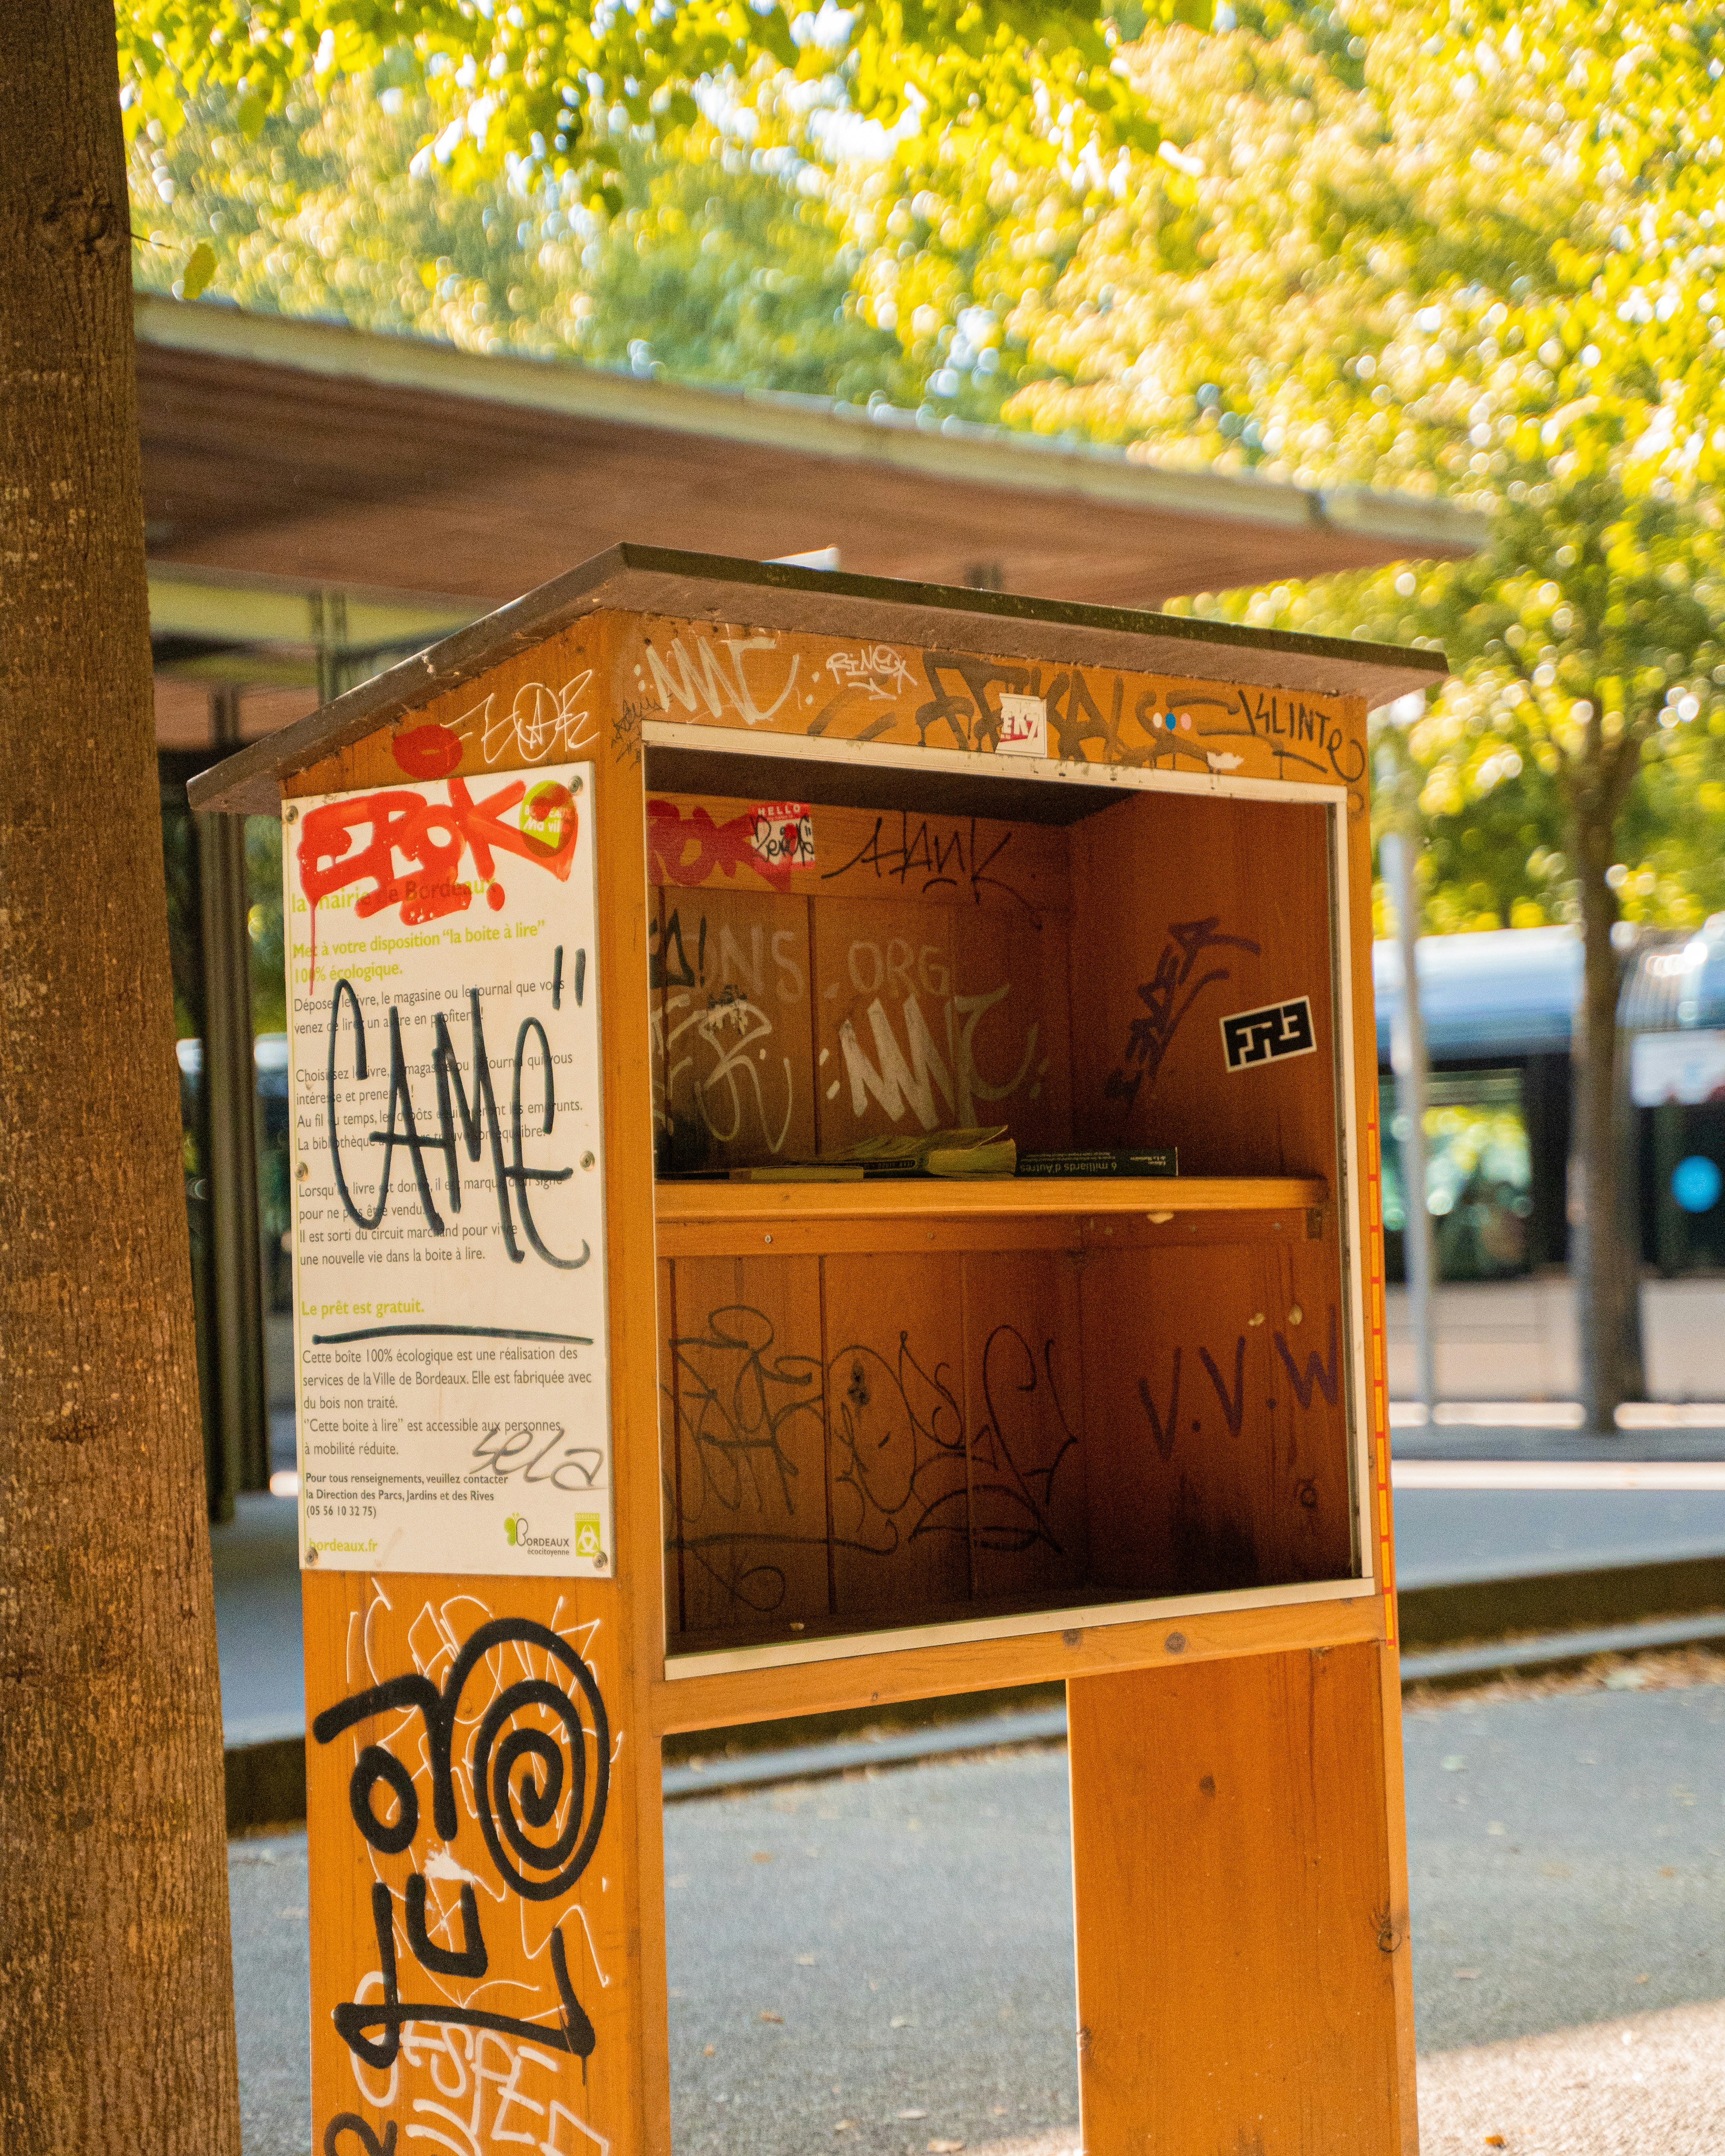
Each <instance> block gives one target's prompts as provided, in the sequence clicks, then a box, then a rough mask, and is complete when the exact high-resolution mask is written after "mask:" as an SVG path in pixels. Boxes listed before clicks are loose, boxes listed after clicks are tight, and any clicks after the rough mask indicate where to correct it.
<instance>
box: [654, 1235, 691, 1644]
mask: <svg viewBox="0 0 1725 2156" xmlns="http://www.w3.org/2000/svg"><path fill="white" fill-rule="evenodd" d="M654 1271H655V1276H657V1280H658V1286H659V1324H658V1336H659V1472H660V1498H659V1501H660V1509H661V1512H662V1515H663V1517H664V1520H665V1632H666V1635H667V1636H669V1637H670V1638H673V1639H674V1638H675V1636H676V1635H678V1634H679V1633H680V1632H682V1631H684V1630H686V1629H687V1627H686V1626H685V1623H684V1619H683V1545H682V1535H681V1532H680V1522H681V1521H682V1517H683V1474H682V1468H683V1462H682V1456H681V1452H680V1447H679V1445H678V1442H677V1365H676V1357H675V1352H674V1350H673V1347H672V1344H671V1343H672V1342H673V1341H674V1340H675V1337H676V1333H677V1281H676V1267H675V1265H672V1263H671V1262H670V1259H669V1258H667V1257H665V1256H664V1255H660V1259H659V1260H658V1263H657V1264H656V1265H655V1267H654Z"/></svg>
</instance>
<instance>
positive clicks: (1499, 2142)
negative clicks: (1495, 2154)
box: [1486, 2133, 1506, 2148]
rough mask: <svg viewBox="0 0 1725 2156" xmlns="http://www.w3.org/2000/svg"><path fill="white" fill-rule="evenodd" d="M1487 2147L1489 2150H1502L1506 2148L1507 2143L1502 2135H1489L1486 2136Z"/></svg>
mask: <svg viewBox="0 0 1725 2156" xmlns="http://www.w3.org/2000/svg"><path fill="white" fill-rule="evenodd" d="M1505 2146H1506V2143H1505V2142H1504V2138H1503V2136H1502V2134H1501V2133H1488V2134H1487V2135H1486V2148H1503V2147H1505Z"/></svg>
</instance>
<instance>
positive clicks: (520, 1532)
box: [503, 1512, 527, 1549]
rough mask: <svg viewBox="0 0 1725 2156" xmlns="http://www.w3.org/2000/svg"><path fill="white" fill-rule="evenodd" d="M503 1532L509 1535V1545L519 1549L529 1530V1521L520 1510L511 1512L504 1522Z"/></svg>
mask: <svg viewBox="0 0 1725 2156" xmlns="http://www.w3.org/2000/svg"><path fill="white" fill-rule="evenodd" d="M503 1532H504V1533H505V1534H506V1535H507V1536H508V1537H509V1547H510V1548H511V1549H519V1548H520V1547H521V1543H522V1541H523V1539H524V1538H525V1537H526V1532H527V1522H526V1519H525V1518H524V1517H522V1516H521V1513H519V1512H511V1514H510V1516H509V1517H508V1518H507V1519H506V1521H505V1522H503Z"/></svg>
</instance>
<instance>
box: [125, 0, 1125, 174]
mask: <svg viewBox="0 0 1725 2156" xmlns="http://www.w3.org/2000/svg"><path fill="white" fill-rule="evenodd" d="M118 21H119V29H120V60H121V80H122V82H123V83H124V84H125V85H126V88H125V91H124V93H123V95H124V97H125V101H126V111H127V115H128V119H129V121H131V124H132V126H134V127H136V126H139V125H144V126H148V125H149V124H151V123H152V122H153V123H154V124H155V125H156V126H157V127H159V128H160V129H161V130H162V131H163V132H164V133H165V134H170V135H171V134H172V132H173V131H175V130H176V129H177V127H178V126H179V125H180V121H181V117H182V114H183V112H184V111H185V110H186V109H187V106H188V105H191V104H193V103H194V102H196V101H197V100H199V99H200V98H202V97H203V96H205V95H208V94H209V93H212V92H213V93H218V94H220V95H223V96H224V97H226V98H227V99H228V100H230V101H231V103H232V105H233V109H234V114H235V116H236V119H237V121H238V122H239V125H240V126H241V127H242V128H243V129H244V130H248V131H249V130H250V129H252V128H254V126H257V125H258V124H259V121H261V118H262V116H263V115H264V114H265V113H268V112H270V111H274V110H280V109H281V108H282V107H284V106H285V105H286V104H287V103H288V102H289V101H290V99H291V98H292V97H293V96H295V95H296V94H297V91H298V89H299V86H300V85H301V84H302V83H303V82H304V81H305V80H307V79H308V78H309V79H310V80H312V81H313V82H314V83H315V84H316V86H317V87H318V89H319V90H323V89H325V88H326V87H327V86H328V85H330V84H331V82H333V81H334V80H336V78H338V77H340V76H362V75H365V74H369V73H370V72H371V71H372V70H373V69H377V68H378V67H381V66H384V65H390V66H395V67H402V66H405V67H406V68H408V69H409V70H410V71H411V73H412V74H413V77H414V79H415V80H416V81H417V82H418V83H419V84H421V85H423V86H424V90H425V91H426V93H427V95H428V96H429V98H430V100H431V101H432V105H433V108H434V114H435V118H436V122H437V126H436V131H435V134H434V136H432V137H429V139H430V140H434V142H435V146H436V155H437V157H438V160H439V162H440V163H441V164H444V165H445V166H446V167H448V168H449V172H450V176H451V177H452V178H453V179H454V180H455V181H456V182H458V183H459V182H472V181H475V180H477V179H478V178H480V177H483V176H485V175H487V174H495V172H498V171H500V170H505V169H512V168H513V167H516V166H518V165H520V164H522V163H525V164H526V165H527V166H529V167H531V168H532V169H534V170H536V171H537V170H545V171H549V172H552V173H555V174H558V175H563V174H567V175H570V176H572V177H574V178H576V179H577V180H578V181H579V182H580V183H581V185H582V187H583V192H584V193H585V195H586V198H588V200H590V201H593V202H594V203H603V205H604V206H606V207H608V208H614V207H615V206H616V189H615V183H614V180H613V179H612V178H611V177H609V176H610V173H611V172H612V171H613V170H614V154H613V152H612V150H611V146H610V144H609V143H608V141H607V140H606V139H605V136H604V135H603V131H600V130H599V128H598V125H597V123H598V122H600V121H604V120H606V119H608V120H609V121H610V122H611V124H612V126H614V127H616V126H631V127H636V128H641V129H646V130H650V131H655V132H662V131H665V130H666V129H675V128H682V127H686V126H690V125H691V124H692V122H693V121H694V120H695V117H696V105H695V104H694V101H693V100H692V98H691V90H694V89H695V88H696V86H698V85H702V84H712V83H714V82H716V81H717V80H720V79H721V78H734V79H738V80H742V79H747V78H748V77H750V76H751V75H752V74H754V73H755V71H756V70H757V66H758V65H760V64H766V65H768V66H769V67H771V68H772V69H777V70H778V71H781V72H782V73H783V74H787V75H788V76H790V77H792V78H793V79H795V80H798V81H799V82H802V83H804V84H811V85H819V84H820V83H822V82H824V81H827V80H830V79H832V78H834V76H835V75H842V77H843V79H844V81H845V90H846V95H847V98H848V101H849V105H850V109H851V110H853V111H854V112H855V113H857V114H860V115H862V117H863V118H864V119H865V121H878V122H879V123H880V124H881V125H882V126H886V127H896V126H898V125H899V124H900V123H901V121H905V120H906V119H910V120H913V121H917V122H919V123H920V125H919V126H918V128H917V130H916V131H917V132H918V133H920V134H922V135H924V136H927V137H928V138H931V139H932V138H936V137H938V138H940V139H942V141H950V142H952V144H954V145H960V144H970V145H972V146H983V145H987V146H993V145H997V144H998V145H1001V146H1004V147H1005V149H1006V150H1007V151H1008V153H1009V154H1013V153H1014V152H1016V153H1018V154H1019V155H1020V156H1022V157H1028V158H1029V161H1030V162H1033V163H1034V162H1047V160H1048V158H1049V157H1050V156H1051V155H1058V154H1060V152H1062V151H1064V152H1065V153H1066V154H1069V155H1074V156H1076V155H1079V154H1081V153H1082V152H1084V151H1086V149H1088V150H1091V151H1097V152H1101V153H1103V154H1108V153H1111V152H1112V151H1115V150H1116V149H1126V150H1129V151H1130V150H1136V151H1151V150H1153V149H1154V148H1155V146H1156V143H1157V141H1158V131H1157V129H1156V126H1155V125H1154V123H1153V121H1151V120H1150V119H1149V118H1148V116H1147V115H1146V114H1145V113H1144V111H1143V110H1142V108H1141V106H1140V105H1139V103H1138V100H1137V99H1136V97H1135V96H1134V95H1133V94H1132V90H1131V89H1130V86H1129V85H1127V83H1126V82H1125V81H1124V80H1122V77H1121V76H1120V75H1119V74H1117V72H1116V70H1115V67H1114V58H1115V44H1116V39H1115V34H1114V31H1113V28H1112V24H1111V20H1110V19H1109V18H1107V17H1106V15H1105V14H1104V13H1101V12H1100V11H1098V10H1096V9H1095V8H1086V7H1083V6H1070V5H1061V4H1059V0H860V5H859V6H857V7H856V8H853V9H850V10H849V11H848V12H845V13H840V12H839V11H837V10H827V11H824V13H823V14H822V16H821V17H819V18H814V17H811V16H809V15H799V16H798V18H797V23H796V26H795V27H794V28H793V23H792V22H791V19H790V18H789V16H788V14H787V13H786V10H785V9H784V8H783V6H781V5H779V4H778V0H677V4H675V5H674V6H663V5H660V4H656V0H634V4H633V5H631V4H629V0H510V4H507V5H503V6H499V5H496V4H495V0H121V5H120V7H119V10H118ZM829 23H831V25H832V26H833V30H834V38H835V40H836V42H834V43H832V44H829V43H827V42H825V41H824V30H825V28H826V26H827V24H829Z"/></svg>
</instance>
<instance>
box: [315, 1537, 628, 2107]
mask: <svg viewBox="0 0 1725 2156" xmlns="http://www.w3.org/2000/svg"><path fill="white" fill-rule="evenodd" d="M304 1591H305V1653H306V1671H305V1674H306V1705H307V1709H308V1712H310V1713H311V1716H312V1717H313V1719H312V1724H311V1732H312V1733H311V1737H310V1738H309V1740H308V1743H307V1745H306V1824H307V1835H308V1844H309V1848H308V1862H309V1867H310V1892H311V1908H312V1912H313V1916H312V1924H311V2074H312V2091H313V2123H314V2129H315V2138H316V2142H317V2143H318V2145H320V2146H321V2145H322V2143H323V2142H324V2139H325V2138H326V2136H329V2135H331V2133H333V2132H334V2130H335V2129H334V2122H335V2121H336V2120H337V2119H339V2118H341V2117H343V2116H348V2117H358V2118H360V2119H362V2120H363V2121H365V2122H367V2128H366V2130H367V2133H373V2134H375V2136H376V2145H377V2146H379V2147H382V2146H383V2145H384V2137H385V2133H386V2130H387V2123H394V2124H395V2126H396V2127H397V2128H398V2131H401V2132H402V2133H403V2138H404V2139H405V2140H407V2141H409V2142H411V2140H412V2139H413V2138H414V2137H415V2136H416V2135H418V2136H419V2137H421V2138H433V2137H434V2136H437V2135H439V2134H443V2133H448V2132H449V2121H450V2117H451V2114H452V2113H453V2115H454V2117H456V2118H458V2119H459V2120H461V2121H464V2122H470V2123H471V2129H472V2133H473V2137H474V2141H473V2145H475V2146H477V2147H480V2148H487V2147H490V2145H491V2140H492V2137H494V2136H498V2135H499V2134H500V2129H501V2130H502V2131H504V2132H506V2131H507V2130H508V2129H510V2128H515V2127H518V2126H519V2124H520V2122H521V2117H525V2116H526V2115H527V2108H526V2107H529V2106H536V2107H537V2111H536V2117H538V2118H540V2119H541V2120H542V2121H543V2122H544V2123H543V2124H542V2126H541V2128H540V2129H539V2131H540V2133H542V2134H543V2135H544V2136H546V2138H552V2133H553V2132H554V2133H555V2135H556V2137H557V2138H555V2139H552V2146H555V2147H557V2148H569V2149H578V2148H584V2147H586V2146H587V2145H588V2138H589V2136H590V2134H591V2133H598V2134H603V2135H604V2136H606V2137H607V2138H610V2139H611V2141H612V2145H613V2147H614V2148H617V2147H619V2146H621V2147H624V2148H638V2147H639V2146H640V2145H641V2143H640V2140H639V2135H640V2133H641V2132H642V2128H641V2124H640V2117H641V2110H640V2104H641V2097H640V2090H639V2071H640V2069H639V2045H640V2040H641V2031H640V2025H639V2003H640V2002H639V1988H638V1986H637V1984H635V1983H634V1981H632V1978H633V1974H634V1963H635V1959H636V1956H637V1953H638V1952H639V1943H638V1939H637V1936H636V1931H637V1922H638V1917H637V1905H638V1876H637V1863H638V1858H637V1836H636V1834H635V1832H634V1811H635V1808H636V1804H637V1797H638V1792H637V1790H636V1789H635V1786H634V1785H635V1784H636V1782H637V1781H638V1780H639V1779H640V1777H641V1774H642V1773H643V1770H644V1768H647V1767H648V1766H649V1764H651V1765H654V1767H655V1773H654V1779H655V1783H656V1780H657V1774H656V1748H655V1747H654V1746H653V1745H651V1743H643V1742H642V1738H643V1736H644V1730H643V1727H642V1725H641V1723H640V1722H639V1721H637V1719H636V1717H635V1716H634V1712H633V1711H632V1708H631V1704H630V1701H631V1692H630V1688H629V1686H628V1684H627V1683H626V1682H625V1681H624V1672H623V1668H622V1664H621V1656H620V1651H619V1650H620V1648H621V1645H622V1642H621V1640H620V1637H619V1631H618V1628H617V1626H616V1625H615V1624H614V1621H613V1613H614V1609H615V1605H616V1601H617V1590H616V1588H615V1586H614V1584H611V1583H608V1582H604V1583H596V1582H582V1583H579V1584H576V1583H573V1582H562V1581H556V1580H539V1579H499V1578H424V1577H413V1576H409V1575H403V1574H388V1575H385V1576H383V1577H382V1578H370V1577H368V1576H367V1574H365V1573H352V1572H331V1573H321V1574H319V1573H306V1574H305V1576H304ZM496 1627H501V1628H502V1629H501V1634H499V1633H498V1632H497V1631H496V1630H495V1629H493V1630H492V1631H491V1634H490V1636H491V1637H492V1638H493V1639H494V1640H495V1645H491V1646H490V1648H489V1650H485V1649H484V1648H483V1647H482V1646H481V1647H480V1649H479V1650H477V1651H476V1650H475V1642H476V1640H477V1638H478V1635H480V1632H481V1630H482V1628H496ZM389 1685H394V1686H398V1689H399V1691H400V1693H401V1694H402V1696H401V1697H398V1698H396V1699H395V1700H393V1701H391V1702H386V1703H382V1704H373V1705H369V1706H368V1703H367V1698H366V1695H367V1693H369V1692H372V1691H373V1688H374V1687H376V1686H389ZM416 1686H417V1687H418V1693H417V1694H415V1693H414V1691H413V1688H414V1687H416ZM422 1697H423V1698H424V1701H425V1702H426V1704H424V1705H422V1704H421V1703H420V1700H421V1698H422ZM446 1716H453V1717H454V1721H453V1727H452V1731H451V1733H452V1735H453V1738H454V1750H453V1753H451V1755H450V1756H449V1758H448V1760H447V1761H444V1760H443V1759H441V1758H439V1753H438V1749H437V1744H436V1740H435V1738H434V1733H433V1732H434V1727H436V1726H439V1717H446ZM320 1717H323V1719H320ZM332 1725H340V1726H339V1727H336V1726H332ZM443 1726H448V1725H447V1723H445V1724H444V1725H443ZM522 1742H525V1743H526V1744H528V1745H531V1746H532V1747H533V1748H534V1750H533V1751H531V1753H527V1754H526V1756H525V1757H522V1758H518V1759H517V1760H516V1763H515V1764H513V1765H512V1766H510V1765H506V1760H507V1759H508V1758H509V1756H510V1748H511V1746H514V1745H517V1744H519V1743H522ZM552 1758H557V1760H558V1761H559V1763H560V1765H559V1768H558V1769H557V1774H556V1775H555V1776H554V1775H553V1774H552V1773H551V1772H550V1771H549V1762H550V1760H551V1759H552ZM530 1771H531V1773H532V1774H535V1775H536V1776H537V1777H538V1778H539V1779H540V1781H541V1784H542V1786H543V1787H546V1788H547V1789H548V1788H550V1787H552V1785H553V1784H554V1783H555V1784H556V1785H557V1786H558V1787H559V1789H560V1794H559V1795H558V1798H557V1804H556V1807H555V1809H554V1811H553V1813H552V1817H551V1818H550V1819H549V1820H538V1819H536V1818H535V1817H533V1815H531V1813H529V1812H528V1811H527V1810H526V1808H525V1805H524V1796H525V1789H526V1780H525V1777H526V1774H528V1773H529V1772H530ZM488 1822H490V1826H489V1829H488V1824H487V1823H488ZM560 1847H562V1849H563V1853H562V1854H558V1853H557V1852H558V1850H559V1848H560ZM588 1847H590V1848H591V1851H592V1855H591V1860H590V1861H588V1860H587V1859H585V1858H583V1849H586V1848H588ZM434 1859H436V1860H437V1861H435V1862H434V1861H432V1860H434ZM458 1866H459V1871H457V1870H456V1869H455V1867H458ZM569 1875H572V1876H569ZM566 1876H567V1877H568V1884H567V1887H563V1888H562V1889H561V1890H560V1891H556V1892H553V1893H552V1895H551V1897H550V1898H541V1897H542V1894H543V1892H544V1890H545V1888H546V1887H547V1886H552V1887H557V1886H558V1882H559V1881H562V1879H564V1878H565V1877H566ZM467 1882H470V1883H467ZM392 1961H393V1968H394V1972H395V1974H394V1979H393V1984H392V1983H389V1982H388V1980H387V1979H382V1978H380V1976H379V1974H378V1972H379V1971H380V1969H382V1970H387V1969H388V1968H389V1967H390V1965H391V1963H392ZM458 1963H459V1964H462V1965H458ZM559 1963H561V1965H562V1971H563V1974H562V1976H560V1975H559ZM565 1979H566V1980H565ZM567 2000H572V2001H573V2005H567V2004H565V2003H563V2002H565V2001H567ZM396 2002H399V2005H401V2006H405V2007H411V2008H412V2009H413V2011H412V2012H410V2013H408V2015H406V2016H405V2017H404V2020H405V2025H402V2024H400V2023H398V2022H397V2021H395V2020H392V2019H391V2016H392V2015H393V2014H394V2013H395V2012H396V2011H398V2007H397V2005H396ZM468 2010H479V2011H483V2012H485V2013H487V2014H495V2015H505V2016H507V2017H509V2018H510V2019H511V2020H513V2021H516V2022H518V2023H520V2024H521V2027H520V2028H518V2029H516V2030H503V2031H496V2030H486V2029H483V2028H476V2027H472V2026H469V2025H464V2024H463V2023H462V2022H461V2021H460V2020H459V2015H461V2014H462V2013H464V2012H466V2011H468ZM367 2013H369V2014H370V2015H371V2016H372V2018H371V2019H370V2020H363V2019H361V2020H360V2024H359V2025H358V2026H357V2028H355V2027H352V2026H350V2027H349V2028H348V2029H347V2032H346V2033H345V2034H344V2032H343V2030H342V2028H341V2026H340V2025H338V2021H337V2016H338V2015H341V2016H342V2017H343V2019H344V2020H346V2019H347V2018H348V2017H362V2016H363V2015H367ZM445 2015H449V2017H450V2018H449V2019H444V2016H445ZM566 2045H567V2046H569V2047H570V2048H565V2046H566ZM511 2089H513V2090H514V2091H515V2092H516V2108H515V2109H514V2111H513V2115H511V2105H510V2103H509V2101H508V2099H507V2097H506V2091H508V2090H511ZM553 2122H557V2123H556V2125H555V2127H554V2128H553ZM337 2138H340V2137H337ZM349 2138H351V2139H352V2143H353V2145H354V2146H355V2147H357V2146H359V2145H360V2138H359V2136H358V2135H357V2133H352V2132H351V2130H350V2136H349ZM390 2138H393V2136H392V2137H390ZM343 2145H344V2147H345V2146H346V2143H345V2142H344V2143H343Z"/></svg>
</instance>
